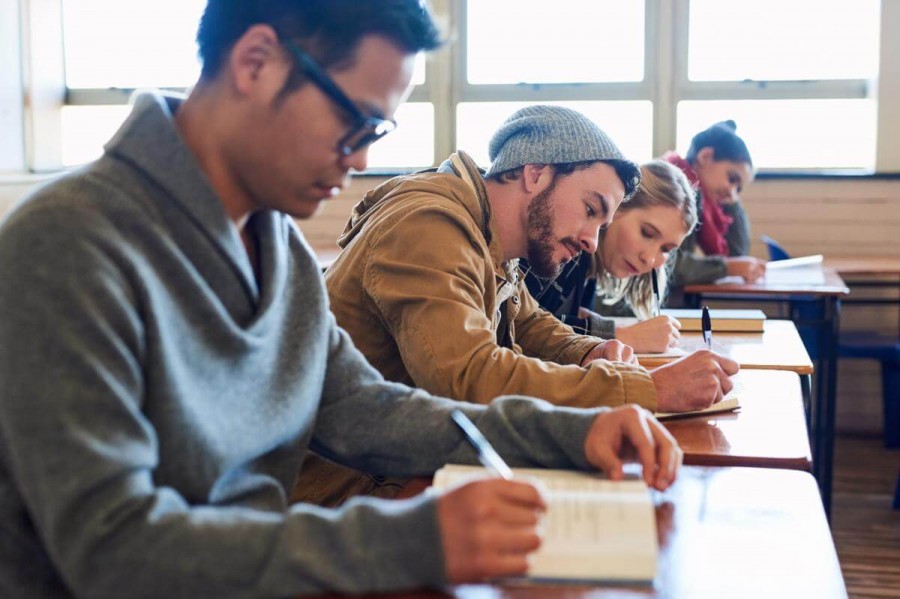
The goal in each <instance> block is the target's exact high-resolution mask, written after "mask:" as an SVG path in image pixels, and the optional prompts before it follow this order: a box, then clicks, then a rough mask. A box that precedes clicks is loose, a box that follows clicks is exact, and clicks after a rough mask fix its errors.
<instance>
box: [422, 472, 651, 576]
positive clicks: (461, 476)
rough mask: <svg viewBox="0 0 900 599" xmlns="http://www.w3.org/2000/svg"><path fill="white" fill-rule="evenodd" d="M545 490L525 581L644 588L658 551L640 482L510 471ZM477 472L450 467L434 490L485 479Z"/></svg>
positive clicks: (646, 494) (647, 496)
mask: <svg viewBox="0 0 900 599" xmlns="http://www.w3.org/2000/svg"><path fill="white" fill-rule="evenodd" d="M513 475H514V476H515V477H516V478H522V479H524V480H529V479H531V480H534V481H537V482H538V484H539V485H541V486H542V487H543V488H544V497H545V499H546V501H547V513H546V514H544V517H543V522H542V529H543V536H542V542H541V546H540V548H539V549H538V550H537V551H535V552H534V553H533V554H531V555H530V556H529V569H528V575H527V577H526V580H529V581H543V582H559V581H566V582H597V581H618V582H626V581H627V582H647V581H652V580H653V579H654V577H655V576H656V560H657V555H658V553H659V547H658V544H657V537H656V510H655V508H654V505H653V499H652V497H651V494H650V489H649V487H647V485H646V484H645V483H644V481H643V480H641V479H640V478H638V477H628V476H626V478H625V480H622V481H618V482H614V481H611V480H608V479H605V478H603V477H602V475H600V474H597V473H588V472H576V471H569V470H543V469H536V468H513ZM488 476H490V475H489V473H488V471H487V470H485V469H484V468H482V467H480V466H461V465H456V464H448V465H446V466H444V467H443V468H441V469H440V470H438V471H437V472H436V473H435V475H434V482H433V483H432V486H433V487H434V488H435V489H446V488H448V487H451V486H454V485H456V484H458V483H460V482H462V481H465V480H470V479H476V478H485V477H488Z"/></svg>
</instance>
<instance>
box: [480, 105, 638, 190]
mask: <svg viewBox="0 0 900 599" xmlns="http://www.w3.org/2000/svg"><path fill="white" fill-rule="evenodd" d="M488 154H489V156H490V159H491V166H490V168H488V170H487V176H491V175H496V174H498V173H502V172H504V171H508V170H512V169H514V168H518V167H520V166H523V165H525V164H564V163H570V162H593V161H597V160H602V161H604V162H608V163H610V164H611V165H612V166H613V167H614V168H615V169H616V174H617V175H619V178H620V179H622V183H624V185H625V199H626V200H627V199H629V198H630V197H631V196H632V194H633V193H634V192H635V190H636V189H637V186H638V184H639V183H640V182H641V169H640V167H639V166H638V165H637V164H636V163H634V162H632V161H630V160H628V159H627V158H625V156H623V155H622V152H621V151H619V148H618V147H616V144H615V143H613V140H612V139H610V137H609V136H608V135H607V134H606V133H604V132H603V130H602V129H600V127H598V126H597V124H596V123H594V121H592V120H590V119H589V118H588V117H586V116H585V115H583V114H581V113H580V112H577V111H575V110H572V109H570V108H563V107H562V106H548V105H544V104H538V105H534V106H526V107H525V108H522V109H521V110H518V111H516V112H515V113H513V115H512V116H510V117H509V118H508V119H506V121H505V122H504V123H503V125H501V126H500V128H499V129H498V130H497V131H496V132H495V133H494V135H493V137H491V141H490V144H489V145H488Z"/></svg>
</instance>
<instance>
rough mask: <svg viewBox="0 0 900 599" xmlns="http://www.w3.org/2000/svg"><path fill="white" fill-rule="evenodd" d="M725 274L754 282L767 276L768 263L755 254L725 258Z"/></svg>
mask: <svg viewBox="0 0 900 599" xmlns="http://www.w3.org/2000/svg"><path fill="white" fill-rule="evenodd" d="M725 274H727V275H728V276H729V277H742V278H743V279H744V280H745V281H747V282H748V283H753V282H754V281H758V280H759V279H761V278H763V277H764V276H766V263H765V262H764V261H762V260H760V259H759V258H754V257H753V256H734V257H733V258H725Z"/></svg>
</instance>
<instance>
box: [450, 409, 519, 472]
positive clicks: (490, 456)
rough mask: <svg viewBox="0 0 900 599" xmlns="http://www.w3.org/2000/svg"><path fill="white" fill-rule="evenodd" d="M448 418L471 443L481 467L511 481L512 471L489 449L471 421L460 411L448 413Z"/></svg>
mask: <svg viewBox="0 0 900 599" xmlns="http://www.w3.org/2000/svg"><path fill="white" fill-rule="evenodd" d="M450 417H451V418H453V422H455V423H456V424H457V425H458V426H459V428H461V429H462V432H463V434H464V435H465V436H466V440H467V441H468V442H469V443H471V444H472V447H474V448H475V451H477V452H478V461H479V462H481V465H482V466H484V467H485V468H487V469H488V471H489V472H490V473H491V474H493V475H494V476H499V477H500V478H505V479H506V480H511V479H512V477H513V473H512V470H510V468H509V466H507V465H506V462H504V461H503V458H501V457H500V454H498V453H497V451H496V450H495V449H494V448H493V447H491V444H490V443H488V440H487V439H485V438H484V435H482V434H481V431H479V430H478V428H477V427H476V426H475V425H474V424H473V423H472V421H471V420H469V418H468V416H466V415H465V414H463V413H462V412H461V411H460V410H453V411H452V412H450Z"/></svg>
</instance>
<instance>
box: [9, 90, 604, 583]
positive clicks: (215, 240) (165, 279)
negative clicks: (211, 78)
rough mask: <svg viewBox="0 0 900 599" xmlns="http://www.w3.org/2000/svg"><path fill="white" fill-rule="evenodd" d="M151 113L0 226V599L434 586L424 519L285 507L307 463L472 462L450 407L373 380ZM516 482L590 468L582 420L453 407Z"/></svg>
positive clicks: (410, 505) (525, 402) (432, 540)
mask: <svg viewBox="0 0 900 599" xmlns="http://www.w3.org/2000/svg"><path fill="white" fill-rule="evenodd" d="M177 106H178V103H177V101H175V100H166V99H163V98H161V97H159V96H153V95H147V96H144V97H142V98H141V99H139V101H138V103H137V106H136V108H135V110H134V111H133V113H132V115H131V117H130V118H129V119H128V121H127V122H126V123H125V125H124V126H123V128H122V129H121V130H120V131H119V133H118V134H117V135H116V136H115V137H114V138H113V140H112V141H111V142H110V143H109V144H108V145H107V148H106V153H105V155H104V156H103V158H101V159H100V160H99V161H97V162H96V163H94V164H92V165H90V166H89V167H87V168H86V169H84V170H81V171H79V172H76V173H74V174H71V175H69V176H67V177H65V178H63V179H61V180H59V181H57V182H55V183H53V184H52V185H50V186H48V187H46V188H44V189H43V190H39V191H38V192H37V193H35V194H34V195H33V196H32V197H31V198H29V199H28V200H27V201H25V202H24V204H23V205H21V206H19V207H18V209H17V210H16V211H15V212H14V213H13V214H12V215H11V216H10V217H9V218H7V219H6V221H5V222H4V224H3V226H2V229H0V277H2V278H0V280H2V283H0V312H2V314H3V317H2V318H0V381H2V385H0V596H3V597H32V598H33V597H51V596H52V597H59V596H80V597H116V598H121V597H198V596H205V597H217V598H219V599H225V598H228V597H270V596H292V595H297V594H302V593H307V592H315V591H322V590H326V589H333V590H339V591H345V592H354V591H363V590H392V589H402V588H410V587H417V586H431V585H436V584H440V583H442V582H444V572H443V565H442V564H443V556H442V554H441V549H440V539H439V534H438V527H437V519H436V512H435V502H434V498H433V497H431V496H430V495H425V496H421V497H420V498H416V499H412V500H406V501H394V502H386V501H378V500H372V499H366V500H355V501H352V502H350V503H349V504H348V505H346V506H344V507H343V508H342V509H340V510H337V511H333V510H325V509H322V508H318V507H313V506H308V505H288V504H287V499H286V497H287V494H288V490H289V489H290V486H291V483H292V481H293V478H294V475H295V472H296V468H297V466H298V464H300V462H301V460H302V458H303V457H304V455H305V453H306V451H307V448H314V449H315V450H317V451H318V452H320V453H322V454H323V455H326V456H328V457H330V458H332V459H334V460H336V461H338V462H341V463H344V464H347V465H350V466H353V467H355V468H359V469H368V470H372V471H376V472H379V473H382V474H391V475H402V476H409V475H427V474H430V473H431V472H433V471H434V470H435V469H436V468H437V467H439V466H441V465H442V464H443V463H444V462H446V461H455V462H473V461H474V455H473V453H472V452H471V451H470V449H469V448H468V447H467V445H466V444H465V443H463V442H462V440H461V437H460V435H459V433H458V431H457V430H456V429H455V427H454V425H453V424H452V422H451V420H450V419H449V417H448V411H449V410H450V409H451V408H452V407H455V406H456V405H457V404H455V403H453V402H450V401H447V400H443V399H438V398H435V397H432V396H429V395H427V394H425V393H422V392H416V391H413V390H411V389H409V388H407V387H404V386H401V385H397V384H393V383H387V382H385V381H384V380H383V379H382V378H381V376H380V375H379V374H378V373H377V372H376V371H375V370H374V369H372V368H371V367H369V366H368V364H366V362H365V361H364V359H363V358H362V356H361V355H360V354H359V353H358V352H357V351H356V350H355V349H354V348H353V345H352V343H351V342H350V340H349V338H348V337H347V336H346V334H345V333H343V331H341V330H340V329H339V328H338V327H337V326H336V325H335V323H334V319H333V318H332V316H331V314H330V312H329V311H328V305H327V299H326V298H327V296H326V293H325V291H324V286H323V284H322V279H321V276H320V274H319V267H318V265H317V263H316V260H315V258H314V256H313V254H312V253H311V252H310V250H309V248H308V246H307V245H306V243H305V241H304V240H303V237H302V236H301V234H300V233H299V232H298V231H297V229H296V228H295V227H294V225H293V223H292V222H291V220H290V219H289V218H288V217H286V216H284V215H282V214H278V213H273V212H265V211H264V212H259V213H257V214H255V215H254V216H253V217H252V218H251V220H250V222H249V223H248V225H247V226H249V227H252V228H253V231H254V232H255V234H256V236H257V238H258V239H259V255H260V265H261V266H260V277H259V284H257V280H256V278H255V277H254V275H253V272H252V269H251V266H250V264H249V260H248V258H247V255H246V253H245V252H244V249H243V246H242V244H241V241H240V238H239V234H238V231H237V229H236V228H235V227H234V226H233V224H232V223H231V222H230V221H229V220H228V218H227V216H226V214H225V212H224V209H223V207H222V205H221V203H220V202H219V200H218V198H217V197H216V196H215V194H214V192H213V190H212V188H211V187H210V185H209V183H208V182H207V180H206V179H205V177H204V176H203V174H202V171H201V170H200V168H199V166H198V163H197V161H196V160H195V158H194V156H193V155H192V154H191V152H190V151H189V149H188V148H187V147H186V146H185V145H184V143H183V142H182V141H181V139H180V137H179V135H178V133H177V130H176V129H175V127H174V124H173V121H172V113H173V112H174V111H175V110H177ZM460 407H461V408H462V409H464V410H465V411H466V412H467V413H468V414H469V415H470V416H471V417H472V418H473V419H475V420H476V421H477V424H478V426H479V428H481V429H482V431H483V432H484V433H485V434H486V435H487V436H488V438H489V439H490V440H491V441H492V442H493V443H494V444H495V445H496V447H497V448H498V450H499V452H500V453H501V454H503V455H504V456H505V457H506V458H507V460H508V461H509V462H511V463H513V464H519V465H543V466H549V467H566V466H568V467H586V464H585V463H584V457H583V454H582V443H583V439H584V436H585V434H586V431H587V429H588V427H589V426H590V422H591V419H592V418H593V416H594V415H595V414H596V412H597V411H596V410H593V411H581V410H574V409H559V408H556V409H554V408H551V407H550V406H549V404H546V403H543V402H539V401H535V400H529V399H524V398H507V399H503V400H500V401H497V402H494V404H493V405H491V406H490V407H489V408H487V409H486V408H484V407H482V406H477V405H472V404H465V405H461V406H460Z"/></svg>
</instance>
